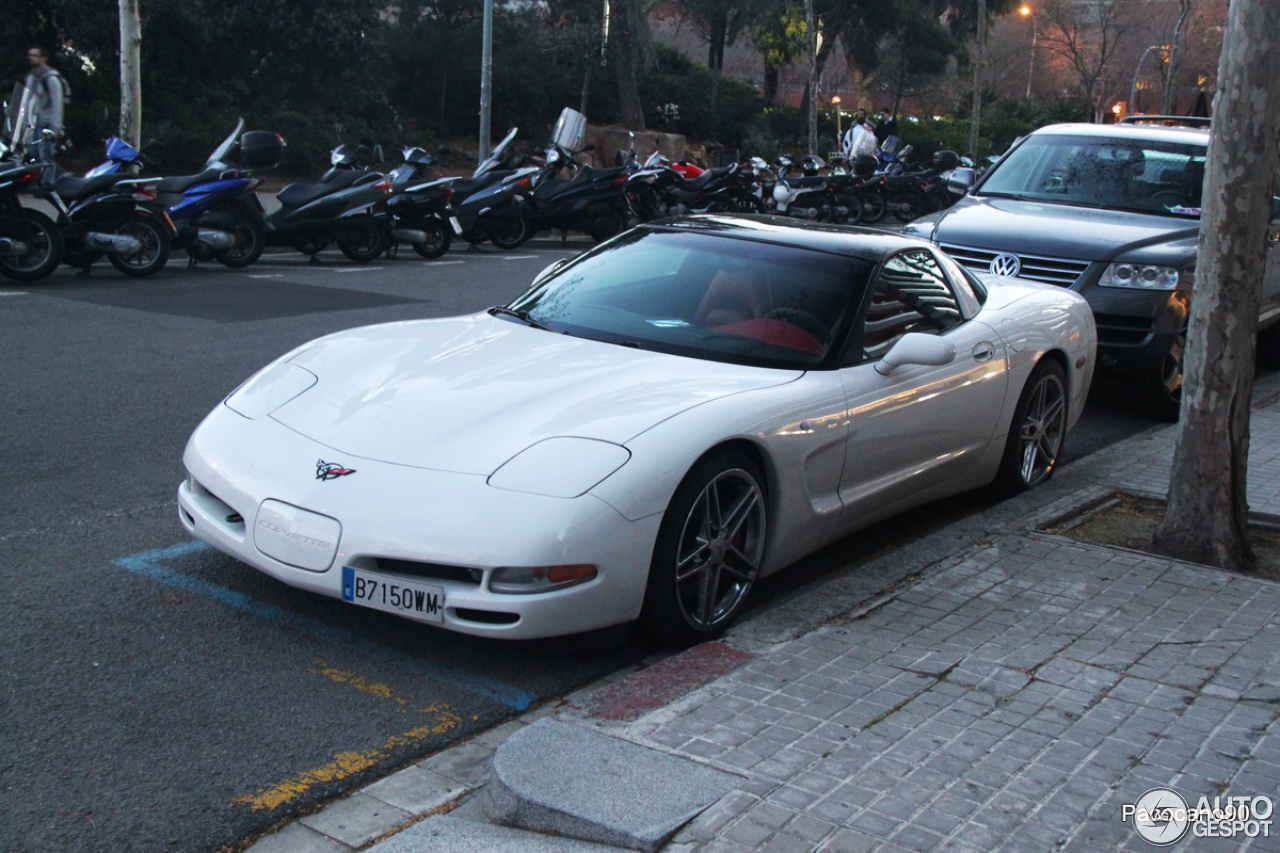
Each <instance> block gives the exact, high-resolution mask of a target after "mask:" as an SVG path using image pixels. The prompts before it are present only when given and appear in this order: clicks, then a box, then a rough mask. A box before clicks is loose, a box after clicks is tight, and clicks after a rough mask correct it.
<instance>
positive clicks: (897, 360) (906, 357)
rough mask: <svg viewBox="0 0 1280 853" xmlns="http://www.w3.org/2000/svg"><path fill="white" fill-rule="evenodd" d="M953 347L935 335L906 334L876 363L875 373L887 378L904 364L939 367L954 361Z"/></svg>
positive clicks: (954, 349) (954, 350)
mask: <svg viewBox="0 0 1280 853" xmlns="http://www.w3.org/2000/svg"><path fill="white" fill-rule="evenodd" d="M955 358H956V348H955V345H954V344H952V343H951V342H950V341H948V340H946V339H945V338H940V337H938V336H937V335H925V334H922V333H920V332H908V333H907V334H905V335H903V336H902V337H900V338H898V342H897V343H895V344H894V345H893V346H892V347H890V348H889V351H888V352H887V353H885V354H884V357H883V358H881V359H880V360H879V361H878V362H876V373H879V374H881V375H883V376H888V375H889V374H890V373H893V371H894V368H896V367H901V366H902V365H904V364H924V365H931V366H939V365H943V364H950V363H951V362H953V361H955Z"/></svg>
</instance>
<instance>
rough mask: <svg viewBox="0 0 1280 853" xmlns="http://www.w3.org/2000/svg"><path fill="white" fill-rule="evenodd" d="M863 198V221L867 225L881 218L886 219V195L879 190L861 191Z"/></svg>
mask: <svg viewBox="0 0 1280 853" xmlns="http://www.w3.org/2000/svg"><path fill="white" fill-rule="evenodd" d="M861 198H862V222H863V223H864V224H866V225H874V224H875V223H877V222H879V221H880V220H881V219H884V214H885V202H884V196H882V195H880V193H877V192H867V193H861Z"/></svg>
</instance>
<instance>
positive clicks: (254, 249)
mask: <svg viewBox="0 0 1280 853" xmlns="http://www.w3.org/2000/svg"><path fill="white" fill-rule="evenodd" d="M235 235H236V244H235V245H234V246H232V247H231V248H230V249H217V250H215V251H214V253H213V256H214V258H216V259H217V261H218V263H220V264H222V265H223V266H227V267H231V268H232V269H241V268H243V267H247V266H249V265H250V264H252V263H253V262H254V261H256V260H258V258H260V257H262V250H263V249H265V248H266V246H267V238H266V235H264V234H263V233H262V228H261V227H260V226H259V225H258V223H256V222H254V221H253V220H251V219H237V220H236V224H235Z"/></svg>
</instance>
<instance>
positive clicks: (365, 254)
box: [338, 225, 387, 264]
mask: <svg viewBox="0 0 1280 853" xmlns="http://www.w3.org/2000/svg"><path fill="white" fill-rule="evenodd" d="M338 248H339V249H340V250H342V254H344V255H346V256H347V257H348V258H350V259H351V260H353V261H355V262H356V263H358V264H367V263H369V262H370V261H376V260H377V259H378V258H379V256H381V255H382V253H383V252H385V251H386V250H387V235H386V232H384V231H383V230H382V228H381V227H380V226H376V225H375V226H373V227H370V228H353V229H351V230H349V231H347V232H346V233H345V234H343V235H342V236H341V237H339V238H338Z"/></svg>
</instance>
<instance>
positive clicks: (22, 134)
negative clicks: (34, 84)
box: [0, 83, 36, 148]
mask: <svg viewBox="0 0 1280 853" xmlns="http://www.w3.org/2000/svg"><path fill="white" fill-rule="evenodd" d="M35 127H36V102H35V93H34V92H32V91H31V90H30V89H28V88H27V87H26V86H25V85H24V84H23V83H14V84H13V94H12V95H11V96H10V98H9V101H8V102H7V103H6V104H5V107H4V139H3V140H0V141H3V142H4V143H5V144H6V145H8V146H9V147H10V148H25V147H26V146H27V145H28V144H29V143H30V141H31V134H32V133H33V132H34V131H35Z"/></svg>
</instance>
